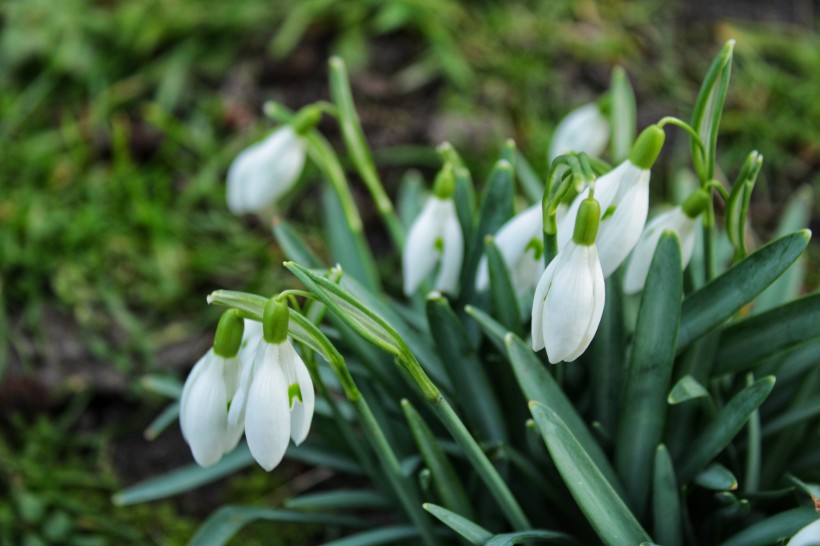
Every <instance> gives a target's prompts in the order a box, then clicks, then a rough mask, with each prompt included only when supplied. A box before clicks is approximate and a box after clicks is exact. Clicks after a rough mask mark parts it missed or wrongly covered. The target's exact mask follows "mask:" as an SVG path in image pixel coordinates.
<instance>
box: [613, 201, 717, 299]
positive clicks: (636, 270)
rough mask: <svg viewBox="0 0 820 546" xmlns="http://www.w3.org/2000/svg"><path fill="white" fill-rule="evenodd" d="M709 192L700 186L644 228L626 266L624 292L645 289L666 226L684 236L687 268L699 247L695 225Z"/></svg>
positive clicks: (706, 203) (684, 253)
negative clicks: (696, 246) (697, 245)
mask: <svg viewBox="0 0 820 546" xmlns="http://www.w3.org/2000/svg"><path fill="white" fill-rule="evenodd" d="M709 199H710V197H709V194H708V193H707V192H706V191H705V190H702V189H701V190H696V191H695V192H693V193H692V194H691V195H690V196H689V197H688V198H687V199H686V201H685V202H684V203H683V204H682V205H680V206H678V207H675V208H673V209H672V210H669V211H666V212H664V213H661V214H659V215H658V216H656V217H655V218H654V219H653V220H652V221H651V222H649V224H647V226H646V229H644V231H643V234H642V235H641V238H640V240H638V244H637V245H635V249H634V250H633V251H632V257H631V258H630V260H629V264H628V265H627V268H626V276H625V277H624V292H625V293H627V294H635V293H636V292H640V291H641V290H643V286H644V283H645V282H646V275H647V273H648V272H649V265H650V264H651V263H652V257H653V256H654V255H655V248H656V247H657V246H658V241H659V240H660V238H661V234H662V233H663V232H664V231H666V230H671V231H674V232H675V233H676V234H677V235H678V239H679V240H680V252H681V264H682V265H683V268H684V269H685V268H686V266H687V264H688V263H689V260H690V259H691V258H692V250H693V249H694V248H695V228H696V227H697V225H698V217H699V216H700V213H701V212H703V210H704V209H705V208H706V206H707V205H708V204H709Z"/></svg>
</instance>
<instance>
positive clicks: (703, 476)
mask: <svg viewBox="0 0 820 546" xmlns="http://www.w3.org/2000/svg"><path fill="white" fill-rule="evenodd" d="M695 483H696V484H698V485H699V486H701V487H703V488H704V489H711V490H713V491H734V490H735V489H737V478H735V475H734V474H732V472H731V471H730V470H729V469H728V468H726V467H725V466H723V465H722V464H720V463H712V464H710V465H709V466H707V467H706V469H705V470H702V471H701V472H700V473H698V475H697V476H695Z"/></svg>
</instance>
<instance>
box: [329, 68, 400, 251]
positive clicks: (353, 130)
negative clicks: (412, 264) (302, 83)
mask: <svg viewBox="0 0 820 546" xmlns="http://www.w3.org/2000/svg"><path fill="white" fill-rule="evenodd" d="M330 92H331V94H332V96H333V100H334V101H335V102H336V105H337V107H338V110H337V116H338V120H339V126H340V127H341V129H342V138H343V139H344V142H345V146H346V147H347V151H348V152H349V153H350V158H351V159H352V160H353V165H354V167H355V168H356V170H357V171H358V173H359V176H361V178H362V181H364V183H365V185H366V186H367V189H368V190H369V191H370V195H371V196H373V201H374V202H375V203H376V208H377V210H378V211H379V214H380V215H381V217H382V219H383V220H384V222H385V224H386V225H387V230H388V231H389V232H390V237H391V238H392V239H393V244H394V245H395V246H396V248H398V249H401V248H402V247H403V246H404V226H403V225H402V223H401V220H399V217H398V215H397V214H396V210H395V207H394V206H393V202H392V201H391V200H390V197H389V196H388V195H387V192H386V191H385V189H384V186H383V185H382V181H381V179H380V178H379V175H378V172H377V171H376V166H375V164H374V163H373V156H372V154H371V153H370V148H369V146H368V145H367V140H366V139H365V137H364V132H363V131H362V127H361V124H360V123H359V116H358V115H357V114H356V105H355V104H354V102H353V94H352V92H351V90H350V80H349V78H348V77H347V69H346V68H345V64H344V61H342V59H340V58H339V57H333V58H332V59H330Z"/></svg>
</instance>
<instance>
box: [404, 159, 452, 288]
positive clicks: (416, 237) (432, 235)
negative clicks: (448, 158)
mask: <svg viewBox="0 0 820 546" xmlns="http://www.w3.org/2000/svg"><path fill="white" fill-rule="evenodd" d="M454 192H455V177H454V176H453V169H452V166H451V165H450V164H449V163H447V164H446V165H445V166H444V168H443V169H442V170H441V172H439V174H438V176H437V178H436V183H435V186H434V189H433V195H431V196H430V197H428V198H427V201H426V202H425V204H424V207H423V208H422V210H421V213H420V214H419V215H418V216H417V217H416V220H415V221H414V222H413V225H412V227H411V228H410V232H409V233H408V234H407V240H406V242H405V243H404V251H403V253H402V271H403V275H404V293H405V294H406V295H408V296H409V295H411V294H412V293H413V292H414V291H415V290H416V288H418V287H419V285H420V284H421V283H422V282H423V281H424V279H425V278H427V276H428V275H429V274H430V273H432V272H433V269H434V268H435V267H436V264H437V263H438V264H439V270H438V275H437V277H436V281H435V289H436V290H439V291H441V292H450V293H452V292H455V290H456V288H457V287H458V276H459V274H460V273H461V262H462V260H463V259H464V236H463V235H462V233H461V225H460V224H459V222H458V215H457V214H456V205H455V202H454V201H453V193H454Z"/></svg>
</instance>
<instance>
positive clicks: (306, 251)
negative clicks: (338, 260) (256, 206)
mask: <svg viewBox="0 0 820 546" xmlns="http://www.w3.org/2000/svg"><path fill="white" fill-rule="evenodd" d="M273 235H274V236H275V237H276V241H277V242H278V243H279V246H281V247H282V250H283V251H284V252H285V256H286V257H287V258H288V259H289V260H292V261H294V262H298V263H300V264H302V265H304V266H305V267H311V268H314V267H322V266H323V265H324V264H323V263H322V260H321V259H320V258H319V257H318V256H316V254H315V253H314V252H313V251H312V250H311V249H310V247H309V246H308V245H307V243H305V241H304V239H302V236H301V235H299V233H298V232H297V231H296V230H295V229H293V228H292V227H291V226H290V224H288V223H287V222H286V221H284V220H282V219H281V218H277V219H275V220H274V222H273Z"/></svg>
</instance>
